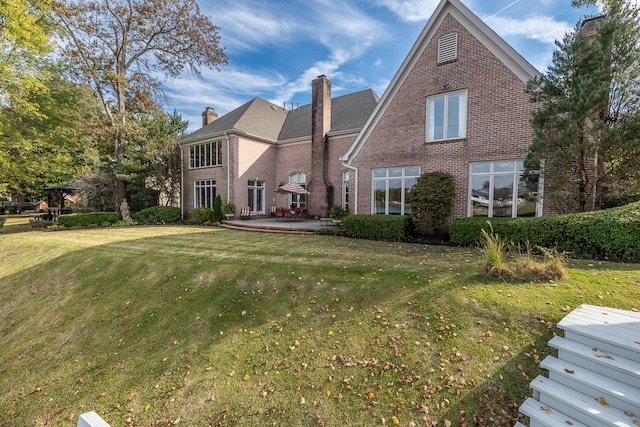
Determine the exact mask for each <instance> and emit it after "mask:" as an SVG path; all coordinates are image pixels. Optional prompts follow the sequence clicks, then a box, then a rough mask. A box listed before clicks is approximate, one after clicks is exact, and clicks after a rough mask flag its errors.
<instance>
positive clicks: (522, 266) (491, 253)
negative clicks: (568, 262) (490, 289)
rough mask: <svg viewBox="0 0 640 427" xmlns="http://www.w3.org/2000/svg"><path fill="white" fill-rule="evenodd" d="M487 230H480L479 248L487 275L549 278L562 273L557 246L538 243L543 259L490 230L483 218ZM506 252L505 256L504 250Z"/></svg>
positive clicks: (531, 279)
mask: <svg viewBox="0 0 640 427" xmlns="http://www.w3.org/2000/svg"><path fill="white" fill-rule="evenodd" d="M487 223H488V224H489V228H490V229H491V232H487V231H486V230H482V241H481V243H480V251H481V252H482V254H483V255H484V256H485V258H486V259H485V264H484V273H485V275H486V276H487V277H492V278H500V279H503V280H509V281H528V282H551V281H556V280H562V279H564V278H565V277H566V274H567V272H566V269H565V266H564V264H565V262H564V258H563V257H562V255H561V254H559V253H558V251H557V250H555V249H552V250H549V249H546V248H542V247H538V248H537V250H538V251H539V252H541V253H542V256H543V259H542V260H539V257H535V256H534V255H533V250H532V248H531V246H530V245H529V244H528V242H527V244H526V247H525V248H524V250H523V249H522V248H520V247H517V248H515V247H514V245H513V244H508V243H507V242H506V241H505V240H504V239H502V238H501V237H500V236H498V235H497V234H495V233H494V231H493V226H492V225H491V222H489V221H487ZM508 253H510V254H513V256H509V259H508V260H507V254H508Z"/></svg>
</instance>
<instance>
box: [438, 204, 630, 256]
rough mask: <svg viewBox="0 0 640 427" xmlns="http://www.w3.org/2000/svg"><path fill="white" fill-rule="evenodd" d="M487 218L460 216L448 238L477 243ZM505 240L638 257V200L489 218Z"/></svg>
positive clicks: (579, 252) (592, 253) (590, 253)
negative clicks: (593, 208) (562, 211)
mask: <svg viewBox="0 0 640 427" xmlns="http://www.w3.org/2000/svg"><path fill="white" fill-rule="evenodd" d="M486 221H487V219H486V218H459V219H456V220H454V221H453V222H452V224H451V228H450V239H451V242H453V243H457V244H461V245H476V244H478V242H479V241H480V237H481V235H482V231H481V230H482V229H485V230H486V229H488V225H487V223H486ZM491 224H492V225H493V229H494V230H495V232H496V233H497V234H499V235H500V236H501V237H502V238H503V239H504V240H506V241H509V242H513V243H514V244H516V245H524V244H525V242H529V244H530V245H531V246H532V247H544V248H556V249H557V250H558V251H559V252H560V253H568V254H572V255H573V256H577V257H584V258H598V259H601V258H602V259H604V258H608V259H617V260H625V261H638V260H640V202H637V203H630V204H628V205H625V206H620V207H617V208H611V209H605V210H601V211H595V212H585V213H578V214H568V215H556V216H546V217H538V218H518V219H511V218H509V219H505V218H492V219H491Z"/></svg>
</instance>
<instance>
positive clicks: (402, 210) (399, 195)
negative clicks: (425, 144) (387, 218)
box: [372, 166, 420, 215]
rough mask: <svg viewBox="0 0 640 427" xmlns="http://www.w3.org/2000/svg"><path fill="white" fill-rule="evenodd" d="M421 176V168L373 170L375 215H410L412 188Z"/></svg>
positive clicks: (373, 207)
mask: <svg viewBox="0 0 640 427" xmlns="http://www.w3.org/2000/svg"><path fill="white" fill-rule="evenodd" d="M418 176H420V167H418V166H408V167H398V168H384V169H374V170H373V185H372V191H373V197H372V199H373V206H372V211H373V213H374V214H384V215H410V214H411V187H413V185H414V184H415V183H416V180H417V179H418Z"/></svg>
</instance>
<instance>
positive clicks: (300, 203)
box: [287, 172, 307, 208]
mask: <svg viewBox="0 0 640 427" xmlns="http://www.w3.org/2000/svg"><path fill="white" fill-rule="evenodd" d="M289 182H295V183H296V184H300V186H301V187H302V188H305V189H306V188H307V175H306V174H304V173H302V172H293V173H292V174H290V175H289ZM287 199H288V201H289V206H291V205H292V204H294V203H295V204H296V206H297V207H299V208H306V207H307V195H306V194H289V196H288V197H287Z"/></svg>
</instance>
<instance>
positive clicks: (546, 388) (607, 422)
mask: <svg viewBox="0 0 640 427" xmlns="http://www.w3.org/2000/svg"><path fill="white" fill-rule="evenodd" d="M531 388H532V389H533V390H535V391H536V392H538V393H539V394H540V399H539V401H540V403H541V404H543V405H545V406H549V407H558V408H562V412H563V413H564V414H566V415H567V416H568V417H571V418H573V419H575V420H576V421H578V422H581V423H583V424H586V425H588V426H590V427H638V424H637V423H640V418H637V417H635V416H629V415H627V414H625V413H624V412H623V411H621V410H620V409H617V408H613V407H611V406H609V405H608V404H607V403H606V402H604V404H603V403H600V402H599V401H598V400H596V399H594V398H592V397H589V396H587V395H586V394H583V393H580V392H578V391H576V390H573V389H571V388H569V387H566V386H564V385H562V384H559V383H557V382H555V381H553V380H550V379H549V378H545V377H543V376H538V377H537V378H536V379H534V380H533V381H532V382H531ZM634 422H635V423H636V424H634Z"/></svg>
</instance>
